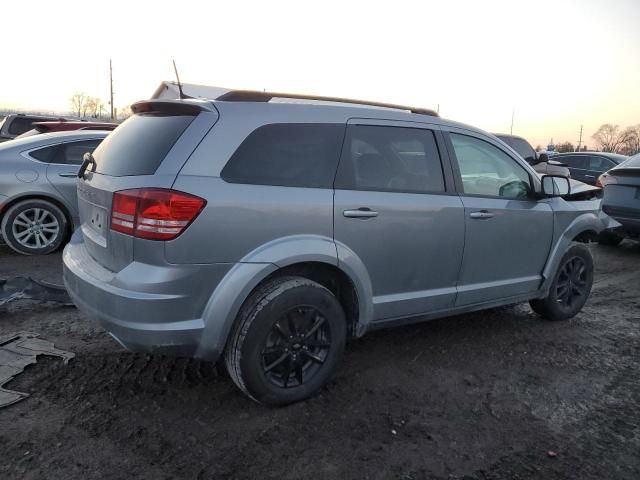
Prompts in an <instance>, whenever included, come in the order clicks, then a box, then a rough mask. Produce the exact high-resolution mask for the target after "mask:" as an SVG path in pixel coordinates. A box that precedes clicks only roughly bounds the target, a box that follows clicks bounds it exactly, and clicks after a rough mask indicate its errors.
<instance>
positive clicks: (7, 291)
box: [0, 277, 73, 307]
mask: <svg viewBox="0 0 640 480" xmlns="http://www.w3.org/2000/svg"><path fill="white" fill-rule="evenodd" d="M22 299H29V300H40V301H44V302H56V303H61V304H63V305H66V306H72V305H73V303H72V302H71V299H70V298H69V294H68V293H67V290H66V289H65V288H64V287H63V286H62V285H55V284H53V283H48V282H43V281H41V280H34V279H33V278H31V277H12V278H8V279H6V280H0V307H1V306H3V305H6V304H7V303H9V302H13V301H15V300H22Z"/></svg>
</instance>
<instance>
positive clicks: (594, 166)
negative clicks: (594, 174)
mask: <svg viewBox="0 0 640 480" xmlns="http://www.w3.org/2000/svg"><path fill="white" fill-rule="evenodd" d="M615 165H616V164H615V163H613V162H612V161H611V160H609V159H608V158H604V157H596V156H591V157H589V170H596V171H599V172H604V171H607V170H609V169H611V168H613V167H615Z"/></svg>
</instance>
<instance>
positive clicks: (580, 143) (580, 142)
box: [576, 125, 582, 152]
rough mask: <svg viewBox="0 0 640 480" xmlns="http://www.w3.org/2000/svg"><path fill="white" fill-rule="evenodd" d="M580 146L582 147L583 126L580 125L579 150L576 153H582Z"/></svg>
mask: <svg viewBox="0 0 640 480" xmlns="http://www.w3.org/2000/svg"><path fill="white" fill-rule="evenodd" d="M580 145H582V125H580V140H578V149H577V150H576V152H579V151H580Z"/></svg>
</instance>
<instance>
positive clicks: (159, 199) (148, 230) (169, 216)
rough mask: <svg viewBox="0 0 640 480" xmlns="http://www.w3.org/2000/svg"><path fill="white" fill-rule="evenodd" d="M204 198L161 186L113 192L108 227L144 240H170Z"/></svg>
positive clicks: (201, 204)
mask: <svg viewBox="0 0 640 480" xmlns="http://www.w3.org/2000/svg"><path fill="white" fill-rule="evenodd" d="M206 204H207V202H206V201H205V200H203V199H202V198H200V197H196V196H194V195H189V194H188V193H184V192H178V191H176V190H170V189H164V188H137V189H133V190H121V191H119V192H115V193H114V194H113V203H112V206H111V230H113V231H116V232H120V233H124V234H126V235H132V236H134V237H136V238H144V239H147V240H173V239H174V238H176V237H178V236H179V235H180V234H181V233H182V232H184V231H185V230H186V229H187V227H188V226H189V225H190V224H191V222H193V221H194V220H195V218H196V217H197V216H198V215H199V214H200V212H201V211H202V209H203V208H204V206H205V205H206Z"/></svg>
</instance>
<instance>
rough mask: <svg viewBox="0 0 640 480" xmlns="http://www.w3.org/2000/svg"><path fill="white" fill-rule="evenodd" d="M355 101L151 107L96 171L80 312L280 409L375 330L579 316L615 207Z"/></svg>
mask: <svg viewBox="0 0 640 480" xmlns="http://www.w3.org/2000/svg"><path fill="white" fill-rule="evenodd" d="M354 102H355V101H350V100H344V99H330V98H326V97H317V98H316V97H300V96H295V95H277V94H269V93H263V92H244V91H232V92H228V93H226V94H224V95H222V96H221V97H219V98H217V99H215V100H211V101H205V100H181V101H145V102H141V103H138V104H136V105H134V106H133V111H134V115H133V116H132V117H131V118H130V119H128V120H127V121H126V122H124V123H123V124H122V125H121V126H120V127H118V128H117V129H116V130H115V131H114V132H113V133H112V134H111V135H110V136H109V137H107V139H106V140H105V141H104V142H102V144H101V145H100V146H99V147H98V148H97V149H96V150H95V152H94V154H93V156H91V155H87V156H86V158H85V162H84V164H83V166H82V168H81V170H80V179H79V181H78V199H79V209H80V218H81V226H80V228H79V229H78V230H77V232H76V233H75V235H74V236H73V238H72V240H71V242H70V244H69V245H67V247H66V248H65V252H64V278H65V284H66V286H67V288H68V290H69V292H70V294H71V296H72V298H73V300H74V302H75V303H76V304H77V306H78V307H79V308H80V309H81V310H83V311H84V312H86V313H87V314H88V315H90V316H92V317H94V318H97V319H98V321H99V322H100V323H101V324H102V325H103V326H104V327H105V328H106V329H107V330H108V331H109V332H110V333H111V334H112V335H113V336H114V337H115V338H116V339H117V340H118V341H119V342H120V343H121V344H122V345H124V346H125V347H126V348H128V349H131V350H135V351H147V352H156V351H157V352H163V353H167V352H168V353H173V354H178V355H187V356H193V357H197V358H202V359H209V360H216V359H217V358H219V357H220V356H222V358H224V362H225V364H226V367H227V369H228V371H229V373H230V375H231V378H232V379H233V381H234V382H235V383H236V384H237V385H238V387H240V388H241V389H242V390H243V391H244V392H245V393H246V394H247V395H249V396H250V397H251V398H253V399H254V400H257V401H259V402H262V403H265V404H269V405H282V404H287V403H291V402H295V401H297V400H300V399H303V398H306V397H307V396H309V395H311V394H313V393H314V392H316V391H317V390H318V389H319V388H320V387H321V386H322V385H323V384H325V382H326V381H327V380H328V378H329V377H330V375H331V374H332V372H333V371H334V369H335V367H336V365H337V363H338V361H339V359H340V356H341V354H342V352H343V350H344V348H345V342H346V341H347V339H348V338H349V337H360V336H362V335H364V334H365V333H366V332H368V331H371V330H374V329H378V328H383V327H388V326H392V325H397V324H403V323H408V322H416V321H422V320H427V319H432V318H438V317H444V316H449V315H453V314H458V313H462V312H469V311H475V310H481V309H486V308H490V307H496V306H499V305H507V304H514V303H518V302H524V301H530V303H531V306H532V307H533V309H534V310H535V311H536V312H538V313H540V314H541V315H542V316H543V317H546V318H549V319H566V318H570V317H572V316H574V315H576V313H578V311H579V310H580V309H581V308H582V306H583V305H584V303H585V302H586V300H587V297H588V295H589V292H590V289H591V284H592V281H593V262H592V259H591V255H590V254H589V250H588V249H587V248H585V247H584V246H583V245H580V244H576V243H575V241H576V240H582V239H585V238H587V237H589V236H593V235H595V234H597V233H598V232H600V231H601V230H602V229H603V228H604V227H608V226H612V224H611V222H612V221H610V219H609V218H608V217H607V216H606V215H604V214H603V213H601V211H600V208H599V204H598V202H597V201H580V202H571V201H567V200H565V199H564V198H563V197H565V198H566V195H567V194H569V188H570V187H569V183H568V180H567V179H566V178H563V177H553V176H543V177H542V179H540V178H539V177H538V175H536V172H535V171H534V170H533V169H532V168H531V167H530V166H529V165H528V164H527V163H526V162H525V161H524V160H523V159H521V158H520V157H519V156H518V155H517V154H516V153H515V152H514V151H512V150H511V149H510V148H509V147H507V146H506V145H504V144H503V143H502V142H500V141H499V140H497V139H496V138H495V137H493V136H492V135H490V134H486V133H485V132H483V131H480V130H478V129H475V128H472V127H468V126H465V125H461V124H458V123H455V122H451V121H447V120H443V119H441V118H439V117H438V116H437V115H436V114H435V113H434V112H431V111H428V110H422V109H412V108H410V107H402V106H395V105H384V104H377V103H376V104H357V103H358V102H355V103H356V104H354ZM360 103H362V102H360ZM365 103H366V102H365ZM613 223H615V222H613Z"/></svg>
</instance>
